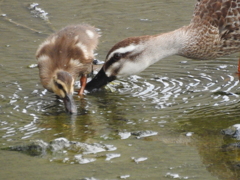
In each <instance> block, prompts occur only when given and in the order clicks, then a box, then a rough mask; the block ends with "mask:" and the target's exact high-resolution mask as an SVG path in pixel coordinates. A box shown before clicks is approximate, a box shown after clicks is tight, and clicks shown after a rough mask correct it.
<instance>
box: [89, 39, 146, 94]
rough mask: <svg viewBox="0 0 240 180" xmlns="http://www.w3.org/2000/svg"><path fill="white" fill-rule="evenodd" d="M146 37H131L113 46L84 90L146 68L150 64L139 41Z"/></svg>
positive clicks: (98, 86) (95, 87) (96, 87)
mask: <svg viewBox="0 0 240 180" xmlns="http://www.w3.org/2000/svg"><path fill="white" fill-rule="evenodd" d="M146 39H147V38H146V37H132V38H128V39H125V40H123V41H121V42H119V43H117V44H116V45H115V46H113V47H112V49H111V50H110V51H109V52H108V54H107V57H106V61H105V64H104V65H103V67H102V68H101V70H100V71H99V72H98V74H97V75H96V76H95V77H94V78H93V79H92V80H91V81H90V82H89V83H87V86H86V90H88V91H92V90H93V89H98V88H100V87H102V86H104V85H106V84H108V83H109V82H111V81H113V80H115V79H117V78H121V77H125V76H129V75H132V74H137V73H139V72H141V71H143V70H144V69H145V68H147V67H148V66H149V65H150V64H149V62H148V61H146V59H145V57H144V56H145V54H144V48H145V47H144V45H142V43H141V42H142V41H145V40H146Z"/></svg>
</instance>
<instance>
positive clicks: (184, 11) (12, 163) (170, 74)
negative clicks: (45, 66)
mask: <svg viewBox="0 0 240 180" xmlns="http://www.w3.org/2000/svg"><path fill="white" fill-rule="evenodd" d="M31 3H33V2H32V1H29V0H1V1H0V14H1V17H0V24H1V25H0V32H1V41H0V54H1V58H0V77H1V79H0V83H1V90H0V147H1V149H4V150H1V151H0V162H1V168H0V174H1V179H26V180H27V179H49V180H50V179H58V180H59V179H62V180H65V179H66V180H67V179H68V180H69V179H71V180H74V179H89V180H96V179H99V180H105V179H109V180H110V179H111V180H113V179H139V180H140V179H151V180H153V179H156V180H158V179H163V180H165V179H166V180H167V179H173V178H175V179H208V180H215V179H224V180H226V179H231V180H232V179H239V178H240V174H239V151H238V150H237V149H232V150H230V151H226V150H224V149H223V146H224V145H226V144H228V143H230V142H236V141H235V140H233V139H231V138H229V137H225V136H223V135H222V134H221V130H222V129H225V128H227V127H228V126H231V125H234V124H237V123H238V121H239V108H240V107H239V103H238V102H239V98H240V97H239V93H240V88H239V80H238V76H236V75H235V72H236V70H237V63H238V61H237V60H238V54H234V55H231V56H227V57H223V58H220V59H217V60H209V61H196V60H190V59H186V58H182V57H179V56H172V57H168V58H165V59H163V60H161V61H160V62H158V63H156V64H154V65H153V66H151V67H149V68H148V69H147V70H145V71H144V72H142V73H141V74H138V75H134V76H131V77H128V78H124V79H120V80H119V81H117V82H116V83H114V84H112V85H111V90H110V89H105V90H103V91H101V92H95V93H86V95H85V96H84V97H83V98H80V97H77V95H76V96H75V101H76V104H77V106H78V114H77V115H75V116H71V115H68V114H66V113H65V112H64V107H63V103H62V102H61V101H60V100H57V99H56V97H55V96H54V95H53V94H51V93H49V92H47V91H46V90H44V89H43V87H42V86H41V84H40V81H39V77H38V69H37V68H34V67H30V66H29V65H33V64H36V60H35V51H36V49H37V47H38V45H39V44H40V43H41V42H42V41H43V40H44V39H45V38H46V37H47V36H48V35H49V34H51V33H52V32H53V31H54V29H60V28H62V27H64V26H66V25H68V24H77V23H82V22H85V23H89V24H91V25H95V26H96V27H97V28H99V29H100V30H101V33H102V37H101V39H100V44H99V48H98V50H97V52H96V53H97V54H98V55H97V58H98V59H100V60H104V58H105V56H106V54H107V52H108V50H109V49H110V48H111V47H112V46H113V45H114V44H115V43H116V42H118V41H120V40H122V39H123V38H126V37H129V36H137V35H146V34H157V33H162V32H166V31H170V30H173V29H176V28H178V27H181V26H183V25H186V24H188V23H189V21H190V18H191V16H192V12H193V8H194V4H195V1H192V0H162V1H158V0H151V1H144V0H138V1H137V0H132V1H127V0H121V1H118V0H103V1H97V0H89V1H77V0H76V1H70V2H69V1H63V0H51V1H44V0H38V1H37V3H39V6H38V7H39V8H42V10H44V11H46V12H48V13H49V14H48V15H47V17H48V18H49V19H48V20H46V19H45V20H44V19H41V18H40V17H39V16H37V17H36V13H32V12H31V10H30V9H29V8H28V7H29V4H31ZM8 147H11V148H10V149H8ZM9 150H13V151H9Z"/></svg>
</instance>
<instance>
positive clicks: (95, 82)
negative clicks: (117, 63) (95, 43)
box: [85, 68, 116, 91]
mask: <svg viewBox="0 0 240 180" xmlns="http://www.w3.org/2000/svg"><path fill="white" fill-rule="evenodd" d="M115 79H116V77H115V76H111V77H108V76H107V75H106V73H105V71H104V70H103V68H101V70H100V71H99V72H98V74H97V75H96V76H95V77H94V78H93V79H92V80H91V81H90V82H89V83H87V85H86V88H85V89H86V90H88V91H92V90H94V89H99V88H101V87H102V86H105V85H106V84H107V83H109V82H111V81H113V80H115Z"/></svg>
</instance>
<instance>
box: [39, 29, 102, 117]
mask: <svg viewBox="0 0 240 180" xmlns="http://www.w3.org/2000/svg"><path fill="white" fill-rule="evenodd" d="M98 38H99V34H98V33H97V32H96V29H95V28H94V27H92V26H90V25H87V24H80V25H71V26H67V27H65V28H63V29H61V30H60V31H58V32H56V33H54V34H52V35H51V36H49V37H48V38H47V39H46V40H45V41H44V42H43V43H42V44H40V46H39V48H38V50H37V52H36V58H37V60H38V68H39V76H40V80H41V83H42V85H43V87H44V88H46V89H47V90H49V91H51V92H54V93H55V94H56V95H57V96H59V97H60V98H62V99H63V101H64V105H65V108H66V111H67V112H70V113H76V112H77V110H76V106H75V103H74V100H73V93H74V82H75V81H76V78H77V77H81V78H80V82H81V88H80V90H79V92H78V94H79V95H82V94H83V91H84V88H85V86H86V81H87V74H89V73H90V72H91V70H92V61H93V59H94V50H95V49H96V47H97V44H98Z"/></svg>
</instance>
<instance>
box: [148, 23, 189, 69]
mask: <svg viewBox="0 0 240 180" xmlns="http://www.w3.org/2000/svg"><path fill="white" fill-rule="evenodd" d="M187 39H188V38H187V33H186V30H185V28H184V27H182V28H180V29H177V30H175V31H171V32H168V33H163V34H159V35H155V36H151V37H150V38H149V40H148V41H146V42H145V47H146V48H145V50H144V56H146V57H147V58H146V59H148V60H149V65H151V64H153V63H155V62H157V61H159V60H161V59H163V58H165V57H168V56H171V55H175V54H178V55H181V54H180V52H181V51H182V49H183V48H184V45H185V41H186V40H187Z"/></svg>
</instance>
